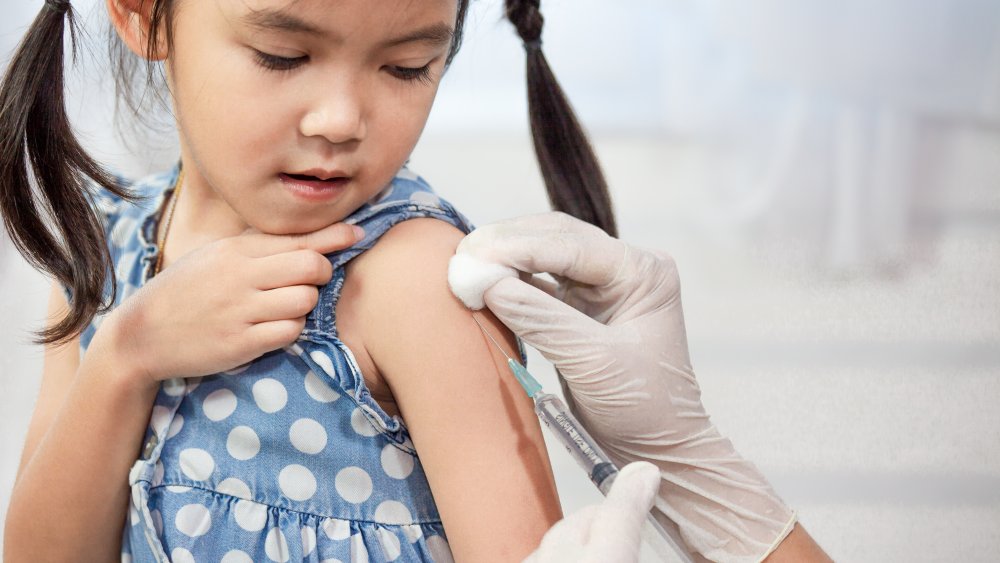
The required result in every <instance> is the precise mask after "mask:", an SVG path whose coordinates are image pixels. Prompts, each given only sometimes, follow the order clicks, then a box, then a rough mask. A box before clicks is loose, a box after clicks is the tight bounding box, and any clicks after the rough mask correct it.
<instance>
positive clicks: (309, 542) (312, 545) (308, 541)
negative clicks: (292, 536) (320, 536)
mask: <svg viewBox="0 0 1000 563" xmlns="http://www.w3.org/2000/svg"><path fill="white" fill-rule="evenodd" d="M314 549H316V530H315V529H313V528H312V527H310V526H306V527H305V528H302V555H309V554H310V553H312V550H314Z"/></svg>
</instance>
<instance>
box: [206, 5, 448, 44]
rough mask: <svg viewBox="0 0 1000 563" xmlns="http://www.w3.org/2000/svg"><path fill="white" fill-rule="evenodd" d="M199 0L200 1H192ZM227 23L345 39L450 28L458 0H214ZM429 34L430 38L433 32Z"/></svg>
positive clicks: (257, 28) (265, 29) (266, 29)
mask: <svg viewBox="0 0 1000 563" xmlns="http://www.w3.org/2000/svg"><path fill="white" fill-rule="evenodd" d="M195 1H196V2H199V1H201V0H195ZM216 1H217V2H218V3H219V5H220V7H221V8H222V11H223V12H224V13H225V15H226V16H227V19H229V20H230V22H232V23H235V24H237V25H241V26H245V27H248V28H251V29H254V30H257V31H279V32H287V33H300V34H309V35H316V36H324V38H326V39H332V40H337V39H346V38H347V37H349V36H366V37H384V36H393V35H396V34H398V32H399V31H401V30H412V29H414V28H417V27H420V28H433V27H436V28H437V30H436V31H437V32H438V34H441V33H446V32H448V31H449V30H452V29H454V26H455V19H456V14H457V11H458V2H459V0H216ZM430 35H431V37H429V39H434V37H433V35H434V34H433V33H431V34H430Z"/></svg>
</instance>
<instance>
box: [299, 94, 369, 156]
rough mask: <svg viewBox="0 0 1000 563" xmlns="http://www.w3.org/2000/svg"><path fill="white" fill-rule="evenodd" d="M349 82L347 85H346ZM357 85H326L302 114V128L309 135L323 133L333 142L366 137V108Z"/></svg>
mask: <svg viewBox="0 0 1000 563" xmlns="http://www.w3.org/2000/svg"><path fill="white" fill-rule="evenodd" d="M345 86H346V85H345ZM355 90H356V89H355V88H351V87H342V88H337V89H336V90H334V89H327V90H326V91H325V92H322V93H320V94H319V95H318V96H317V98H316V102H315V103H313V104H312V105H311V106H310V107H309V109H308V111H306V113H305V114H304V115H303V116H302V120H301V121H300V123H299V131H300V132H301V133H302V135H304V136H306V137H321V138H323V139H326V140H327V141H329V142H331V143H349V142H352V141H360V140H362V139H364V137H365V135H366V133H367V131H366V125H365V112H364V107H363V104H362V101H361V97H360V96H359V95H358V94H359V93H358V92H356V91H355Z"/></svg>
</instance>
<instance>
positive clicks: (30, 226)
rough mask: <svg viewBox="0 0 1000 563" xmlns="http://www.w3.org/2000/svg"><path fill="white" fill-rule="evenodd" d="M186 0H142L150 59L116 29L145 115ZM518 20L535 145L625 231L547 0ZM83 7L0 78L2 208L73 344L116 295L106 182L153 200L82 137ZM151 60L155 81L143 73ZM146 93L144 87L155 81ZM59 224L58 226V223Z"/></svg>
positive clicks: (577, 201) (596, 212) (461, 14)
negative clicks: (555, 50)
mask: <svg viewBox="0 0 1000 563" xmlns="http://www.w3.org/2000/svg"><path fill="white" fill-rule="evenodd" d="M173 4H174V0H139V6H138V8H137V10H138V11H141V12H142V13H147V12H146V7H147V5H148V7H149V11H148V13H149V18H150V22H149V34H148V36H147V38H146V39H147V41H146V57H145V62H144V63H143V61H142V58H140V57H136V56H135V55H134V54H132V53H131V52H130V51H128V49H127V48H126V47H125V46H124V44H123V42H122V41H121V39H120V38H119V37H118V35H117V33H115V32H114V31H113V30H112V32H111V34H110V35H111V43H110V45H111V50H110V55H111V60H112V61H113V62H114V63H115V64H114V67H113V68H114V76H115V82H116V85H117V87H118V88H117V89H118V99H119V100H124V101H125V102H126V104H127V105H128V107H129V108H130V109H131V110H132V113H134V114H137V115H138V114H140V113H141V107H142V106H143V104H144V98H143V96H144V95H145V92H148V91H150V90H152V89H153V88H151V86H153V82H154V79H155V74H154V73H153V72H152V70H153V68H154V66H155V65H154V63H153V62H152V61H153V60H154V59H155V57H154V56H153V54H154V53H155V52H156V50H157V45H158V44H159V41H160V33H161V30H162V32H163V33H165V40H166V44H167V46H168V48H169V46H170V44H171V42H172V25H171V24H172V21H171V20H172V13H173ZM468 4H469V0H458V13H457V18H456V22H455V32H454V36H453V39H452V44H451V50H450V52H449V53H448V56H447V59H446V61H445V65H446V68H447V66H448V65H450V63H451V61H452V59H453V58H454V56H455V54H456V53H457V52H458V49H459V48H460V46H461V43H462V35H463V30H464V23H465V16H466V14H467V12H468ZM506 15H507V18H508V19H509V20H510V21H511V22H512V23H513V24H514V26H515V27H516V28H517V32H518V35H520V37H521V39H522V40H523V41H524V42H525V46H526V50H527V81H528V102H529V110H530V118H531V130H532V136H533V139H534V145H535V152H536V155H537V157H538V162H539V165H540V167H541V171H542V176H543V177H544V179H545V185H546V190H547V191H548V195H549V201H550V202H551V205H552V207H553V208H554V209H556V210H558V211H563V212H565V213H568V214H570V215H572V216H574V217H577V218H579V219H582V220H584V221H588V222H590V223H592V224H595V225H597V226H598V227H601V228H602V229H604V230H605V231H606V232H608V233H609V234H610V235H612V236H616V235H617V229H616V227H615V220H614V214H613V212H612V206H611V199H610V196H609V195H608V191H607V185H606V183H605V181H604V176H603V174H602V173H601V169H600V166H599V165H598V163H597V159H596V157H595V156H594V151H593V149H592V148H591V146H590V143H589V142H588V141H587V137H586V135H585V134H584V132H583V130H582V128H581V127H580V124H579V122H578V121H577V119H576V116H575V115H574V113H573V110H572V108H571V107H570V105H569V102H568V101H567V100H566V96H565V95H564V94H563V92H562V89H561V88H560V86H559V84H558V82H556V79H555V77H554V76H553V74H552V71H551V69H550V68H549V65H548V63H547V62H546V60H545V56H544V55H543V54H542V51H541V43H540V41H541V32H542V25H543V23H544V20H543V19H542V15H541V13H540V12H539V4H538V1H537V0H506ZM75 25H76V24H75V16H74V11H73V8H72V6H71V5H70V2H69V0H46V2H45V4H44V5H43V7H42V9H41V11H40V12H39V13H38V15H37V16H36V17H35V20H34V21H33V22H32V24H31V26H30V27H29V28H28V31H27V33H26V34H25V36H24V38H23V39H22V40H21V43H20V45H19V46H18V48H17V50H16V51H15V54H14V56H13V58H12V59H11V61H10V64H9V66H8V67H7V71H6V73H5V74H4V77H3V81H2V83H0V216H2V217H3V219H4V226H5V228H6V230H7V232H8V234H9V235H10V238H11V241H12V242H13V243H14V245H15V246H16V248H17V249H18V251H19V252H20V253H21V254H22V255H23V256H24V257H25V259H27V260H28V262H29V263H31V264H32V265H33V266H34V267H35V268H36V269H38V270H41V271H42V272H44V273H47V274H49V275H51V276H52V277H53V278H55V279H56V280H58V281H59V283H61V284H62V285H63V286H64V287H66V288H67V289H68V290H69V293H70V295H71V297H70V310H69V312H68V314H67V315H66V316H65V318H63V319H61V320H59V322H58V323H56V324H55V325H53V326H51V327H49V328H46V329H44V330H41V331H38V332H35V333H34V334H35V338H34V339H33V341H34V342H35V343H36V344H53V343H62V342H65V341H67V340H70V339H72V338H74V337H75V336H77V335H79V334H80V333H81V332H82V331H83V330H84V329H85V328H86V327H87V325H88V324H89V323H90V322H91V320H92V319H93V317H94V316H95V315H97V314H101V313H105V312H107V311H108V310H110V308H111V307H112V305H113V304H114V302H115V292H116V285H117V284H115V283H110V284H108V285H110V287H111V294H110V296H105V287H106V283H107V281H108V280H109V279H110V280H112V281H113V280H114V267H113V262H112V258H111V255H110V252H109V250H108V245H107V240H106V235H105V226H104V225H103V224H102V221H101V219H100V217H99V216H98V214H97V212H96V210H95V203H94V202H95V198H96V197H97V196H98V193H97V190H101V189H103V190H107V191H108V192H110V193H112V194H114V195H117V196H119V197H121V198H122V199H125V200H127V201H130V202H137V201H139V200H140V199H141V198H140V197H138V196H137V195H134V194H132V193H131V192H130V191H129V190H128V189H127V188H126V187H125V186H122V185H119V184H118V183H117V181H116V180H115V178H114V177H113V176H112V175H111V174H109V173H108V172H107V171H106V170H105V169H104V168H102V167H101V166H100V165H99V164H98V163H97V162H96V161H95V160H94V159H93V158H92V157H91V156H90V155H89V154H87V152H86V151H85V150H84V149H83V148H82V147H81V146H80V144H79V142H78V141H77V139H76V137H75V135H74V134H73V130H72V127H71V124H70V122H69V118H68V117H67V113H66V104H65V100H64V69H65V65H64V60H63V59H64V49H65V45H64V43H65V30H66V28H67V27H69V29H70V35H71V38H70V44H71V47H72V49H73V53H75V51H76V32H75V29H76V28H75ZM142 68H145V69H146V71H147V72H146V74H147V76H146V80H145V81H142V80H136V78H137V76H138V72H139V71H140V70H141V69H142ZM143 84H144V87H143V90H142V93H137V91H136V87H137V86H143ZM49 224H53V225H54V227H55V232H53V230H52V228H50V227H49V226H48V225H49Z"/></svg>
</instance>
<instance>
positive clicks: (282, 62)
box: [253, 49, 309, 72]
mask: <svg viewBox="0 0 1000 563" xmlns="http://www.w3.org/2000/svg"><path fill="white" fill-rule="evenodd" d="M253 52H254V57H255V58H256V59H257V64H259V65H260V66H262V67H264V68H266V69H268V70H275V71H278V72H288V71H290V70H294V69H296V68H297V67H299V66H300V65H301V64H303V63H305V62H306V61H307V60H309V57H306V56H302V57H294V58H290V57H279V56H277V55H270V54H268V53H264V52H263V51H258V50H256V49H254V51H253Z"/></svg>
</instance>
